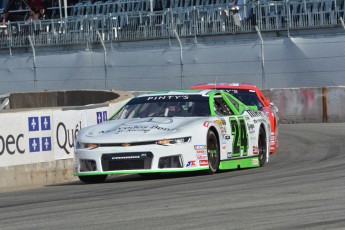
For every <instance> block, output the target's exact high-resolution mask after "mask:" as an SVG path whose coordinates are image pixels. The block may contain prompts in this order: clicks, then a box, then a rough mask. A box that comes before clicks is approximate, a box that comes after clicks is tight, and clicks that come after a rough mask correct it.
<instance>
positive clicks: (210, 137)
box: [207, 130, 220, 174]
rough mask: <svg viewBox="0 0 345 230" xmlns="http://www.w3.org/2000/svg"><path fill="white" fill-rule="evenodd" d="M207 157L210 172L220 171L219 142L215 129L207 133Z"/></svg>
mask: <svg viewBox="0 0 345 230" xmlns="http://www.w3.org/2000/svg"><path fill="white" fill-rule="evenodd" d="M207 157H208V166H209V170H208V171H209V173H210V174H213V173H217V172H218V171H219V162H220V155H219V144H218V139H217V136H216V134H215V133H214V132H213V131H211V130H210V131H209V132H208V134H207Z"/></svg>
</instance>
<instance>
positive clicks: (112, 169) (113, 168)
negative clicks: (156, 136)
mask: <svg viewBox="0 0 345 230" xmlns="http://www.w3.org/2000/svg"><path fill="white" fill-rule="evenodd" d="M206 169H208V165H207V166H205V161H202V162H200V161H199V160H198V154H197V153H196V151H195V150H194V146H193V145H192V144H191V143H188V144H181V145H172V146H160V145H149V146H140V147H139V146H133V147H99V148H96V149H92V150H89V149H78V150H76V152H75V159H74V175H75V176H83V175H85V176H87V175H100V174H138V173H158V172H182V171H197V170H206Z"/></svg>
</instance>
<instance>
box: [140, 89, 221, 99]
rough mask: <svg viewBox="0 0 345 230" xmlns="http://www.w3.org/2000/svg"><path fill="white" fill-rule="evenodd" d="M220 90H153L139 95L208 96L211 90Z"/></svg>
mask: <svg viewBox="0 0 345 230" xmlns="http://www.w3.org/2000/svg"><path fill="white" fill-rule="evenodd" d="M217 91H218V92H220V91H219V90H214V89H196V90H190V89H188V90H170V91H153V92H148V93H145V94H141V95H138V96H137V97H149V96H163V95H200V96H208V94H209V93H210V92H217Z"/></svg>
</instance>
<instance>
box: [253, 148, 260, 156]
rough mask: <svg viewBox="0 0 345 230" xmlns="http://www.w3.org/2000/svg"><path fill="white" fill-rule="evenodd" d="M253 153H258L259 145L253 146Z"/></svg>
mask: <svg viewBox="0 0 345 230" xmlns="http://www.w3.org/2000/svg"><path fill="white" fill-rule="evenodd" d="M253 154H259V147H258V146H253Z"/></svg>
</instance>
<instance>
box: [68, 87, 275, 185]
mask: <svg viewBox="0 0 345 230" xmlns="http://www.w3.org/2000/svg"><path fill="white" fill-rule="evenodd" d="M269 137H270V122H269V118H268V117H267V115H266V114H265V113H263V112H261V111H258V110H255V108H254V109H251V108H249V107H247V106H246V105H244V104H243V103H242V102H240V101H239V100H237V99H236V98H235V97H233V96H231V95H230V94H228V93H226V92H223V91H218V90H184V91H164V92H154V93H148V94H145V95H140V96H138V97H135V98H132V99H131V100H130V101H129V102H128V103H127V104H126V105H125V106H124V107H122V108H121V109H120V110H119V111H118V112H117V113H116V114H115V115H114V116H112V117H111V119H109V121H107V122H104V123H102V124H98V125H95V126H89V127H85V128H83V129H81V130H80V131H79V133H78V135H77V137H76V143H75V167H74V175H75V176H78V177H79V179H80V180H81V181H83V182H86V183H97V182H103V181H104V180H105V179H106V178H107V176H108V175H111V174H147V173H173V172H188V171H197V170H208V172H209V173H216V172H218V171H219V170H229V169H237V168H249V167H259V166H262V165H264V164H265V162H266V161H268V158H269V151H268V150H269V149H270V146H269V145H270V142H269V141H268V140H269Z"/></svg>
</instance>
